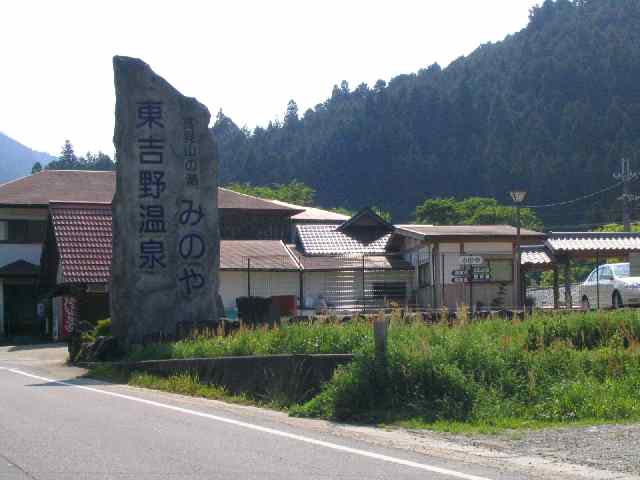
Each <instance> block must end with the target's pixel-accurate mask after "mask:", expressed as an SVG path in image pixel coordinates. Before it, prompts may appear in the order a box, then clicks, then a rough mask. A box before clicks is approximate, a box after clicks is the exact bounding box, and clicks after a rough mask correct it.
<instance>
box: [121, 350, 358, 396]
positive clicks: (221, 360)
mask: <svg viewBox="0 0 640 480" xmlns="http://www.w3.org/2000/svg"><path fill="white" fill-rule="evenodd" d="M352 360H353V355H351V354H333V355H268V356H244V357H218V358H193V359H175V360H148V361H143V362H117V363H112V364H111V365H112V366H113V367H115V368H118V369H121V370H123V371H125V372H127V373H131V372H147V373H150V374H153V375H158V376H161V377H168V376H171V375H176V374H181V373H190V374H192V375H197V376H198V378H199V380H200V382H202V383H207V384H213V385H219V386H222V387H224V388H226V389H227V391H229V392H230V393H233V394H241V393H248V394H251V395H253V396H257V397H264V398H265V399H267V398H269V399H271V398H272V397H274V396H275V395H278V394H281V395H285V396H286V397H287V398H295V400H297V401H304V400H307V399H309V398H311V397H312V396H314V395H315V394H317V393H318V391H319V390H320V387H321V386H322V384H323V383H325V382H327V381H329V380H330V379H331V376H332V375H333V372H334V371H335V369H336V368H337V367H338V366H340V365H344V364H348V363H350V362H351V361H352Z"/></svg>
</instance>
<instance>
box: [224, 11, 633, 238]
mask: <svg viewBox="0 0 640 480" xmlns="http://www.w3.org/2000/svg"><path fill="white" fill-rule="evenodd" d="M638 26H640V2H639V1H638V0H573V1H569V0H557V1H551V0H547V1H546V2H544V4H543V5H542V6H541V7H537V8H535V9H533V10H532V11H531V15H530V22H529V24H528V26H527V27H526V28H525V29H524V30H522V31H521V32H518V33H516V34H514V35H511V36H508V37H507V38H506V39H505V40H504V41H502V42H499V43H495V44H486V45H482V46H481V47H479V48H478V49H477V50H476V51H475V52H473V53H472V54H471V55H469V56H468V57H464V58H460V59H458V60H457V61H455V62H453V63H452V64H451V65H449V66H448V67H447V68H446V69H441V68H440V67H439V66H438V65H432V66H430V67H428V68H425V69H423V70H420V71H419V72H418V73H416V74H408V75H400V76H398V77H395V78H393V79H392V80H391V81H390V82H389V83H388V84H386V83H385V82H384V81H382V80H380V81H378V82H377V83H376V84H375V85H373V86H368V85H364V84H363V85H359V86H357V87H355V88H352V86H349V85H347V84H346V82H343V83H342V84H341V85H340V86H336V87H334V89H333V92H332V93H331V97H330V98H328V99H327V100H326V101H325V102H324V103H321V104H318V105H317V106H316V107H315V108H314V109H310V110H307V111H306V112H304V113H303V114H301V115H299V113H298V111H297V107H296V105H295V102H293V101H292V102H290V103H289V106H288V108H287V113H286V115H285V118H284V120H283V122H281V123H275V124H270V125H269V126H268V127H266V128H261V127H259V128H256V129H255V130H254V131H253V132H249V131H246V130H242V129H240V128H238V127H237V126H236V125H235V124H234V122H233V121H232V119H230V118H228V117H225V116H224V115H223V114H219V116H218V119H217V122H216V124H215V127H214V133H215V135H216V137H217V140H218V142H219V147H220V152H221V168H220V171H221V174H222V178H221V181H222V183H229V182H251V183H253V184H258V185H263V184H268V183H286V182H288V181H290V180H292V179H297V180H299V181H302V182H304V183H306V184H308V185H310V186H312V187H313V188H315V189H316V190H317V201H318V203H319V204H321V205H324V206H327V207H331V206H344V207H348V208H359V207H361V206H363V205H367V204H371V205H378V206H380V207H381V208H383V209H385V210H390V211H391V212H392V213H393V214H394V220H405V219H408V218H409V216H410V215H411V212H412V211H413V210H414V209H415V207H416V205H418V204H419V203H422V202H423V201H424V200H425V199H426V198H430V197H452V196H453V197H457V198H463V197H469V196H472V195H479V196H488V197H494V198H496V199H497V200H498V201H500V202H507V199H508V196H507V191H508V190H509V189H510V188H512V187H514V186H520V187H522V186H524V187H525V188H526V189H527V190H528V191H529V198H528V200H529V201H530V202H533V203H543V202H548V201H556V200H564V199H570V198H574V197H577V196H580V195H584V194H587V193H591V192H593V191H596V190H598V189H600V188H602V187H604V186H607V185H610V184H611V183H613V182H614V180H613V179H612V177H611V175H612V173H613V172H614V170H616V169H617V167H618V165H619V161H620V157H621V156H623V155H626V156H629V157H630V158H632V166H633V167H634V168H638V167H640V158H639V157H638V153H639V147H640V135H639V133H640V28H638ZM452 29H455V26H454V25H452ZM356 54H357V53H356V52H354V55H356ZM354 61H357V58H354ZM618 194H619V192H617V191H612V192H610V193H609V194H608V195H607V196H605V197H600V198H597V199H596V201H593V200H592V201H590V202H586V203H584V204H578V205H576V206H574V207H572V208H570V209H562V210H558V209H555V210H553V209H552V210H547V211H541V212H539V213H540V215H541V216H542V217H543V220H545V223H546V224H547V225H549V224H551V225H556V224H558V225H560V224H563V225H568V224H571V225H574V224H579V223H587V222H606V221H612V220H615V219H617V217H616V215H617V212H618V210H619V207H618V204H617V202H616V200H615V198H616V196H617V195H618ZM614 209H615V210H614Z"/></svg>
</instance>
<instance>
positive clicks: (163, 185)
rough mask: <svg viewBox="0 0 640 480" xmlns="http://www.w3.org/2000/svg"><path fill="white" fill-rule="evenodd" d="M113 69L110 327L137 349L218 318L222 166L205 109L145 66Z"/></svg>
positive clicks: (116, 63)
mask: <svg viewBox="0 0 640 480" xmlns="http://www.w3.org/2000/svg"><path fill="white" fill-rule="evenodd" d="M113 67H114V74H115V88H116V124H115V133H114V138H113V142H114V144H115V147H116V161H117V182H116V194H115V197H114V199H113V259H112V264H111V269H112V272H111V287H110V298H111V320H112V328H113V332H114V334H115V335H116V336H117V337H118V338H119V339H120V340H121V341H123V342H124V343H125V344H127V345H131V344H139V343H143V342H146V341H148V340H153V339H158V338H160V339H170V338H173V337H174V336H175V334H176V330H177V328H178V327H179V326H180V325H181V324H190V325H194V326H198V325H200V326H202V325H208V326H211V325H212V323H214V322H217V321H218V312H217V308H218V306H217V302H216V300H217V295H218V270H219V261H220V258H219V242H220V238H219V229H218V205H217V193H218V161H217V150H216V146H215V143H214V140H213V137H212V135H211V132H210V131H209V120H210V118H211V115H210V114H209V111H208V110H207V108H206V107H205V106H204V105H202V104H200V103H199V102H198V101H197V100H196V99H194V98H189V97H185V96H183V95H182V94H180V92H178V91H177V90H176V89H175V88H173V87H172V86H171V85H170V84H169V83H168V82H167V81H165V80H164V79H163V78H161V77H160V76H158V75H156V74H155V73H154V72H153V71H152V70H151V68H150V67H149V66H148V65H147V64H146V63H144V62H143V61H141V60H139V59H135V58H129V57H120V56H116V57H114V59H113Z"/></svg>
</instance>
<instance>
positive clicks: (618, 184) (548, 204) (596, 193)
mask: <svg viewBox="0 0 640 480" xmlns="http://www.w3.org/2000/svg"><path fill="white" fill-rule="evenodd" d="M623 184H624V181H622V182H617V183H615V184H613V185H610V186H608V187H606V188H603V189H602V190H599V191H597V192H593V193H590V194H588V195H583V196H582V197H578V198H574V199H572V200H567V201H565V202H556V203H547V204H544V205H523V206H522V208H532V209H539V208H552V207H562V206H564V205H571V204H573V203H577V202H581V201H582V200H587V199H588V198H593V197H596V196H598V195H602V194H603V193H606V192H609V191H611V190H613V189H614V188H618V187H620V186H621V185H623Z"/></svg>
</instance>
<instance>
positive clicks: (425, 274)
mask: <svg viewBox="0 0 640 480" xmlns="http://www.w3.org/2000/svg"><path fill="white" fill-rule="evenodd" d="M418 285H419V286H420V287H427V286H429V285H431V265H430V264H428V263H424V264H422V265H418Z"/></svg>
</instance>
